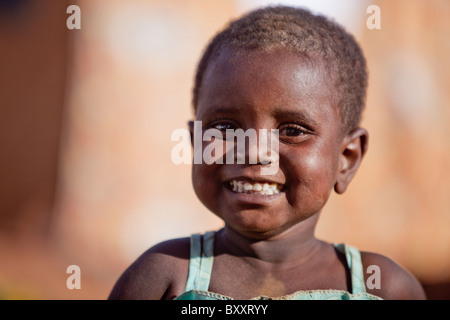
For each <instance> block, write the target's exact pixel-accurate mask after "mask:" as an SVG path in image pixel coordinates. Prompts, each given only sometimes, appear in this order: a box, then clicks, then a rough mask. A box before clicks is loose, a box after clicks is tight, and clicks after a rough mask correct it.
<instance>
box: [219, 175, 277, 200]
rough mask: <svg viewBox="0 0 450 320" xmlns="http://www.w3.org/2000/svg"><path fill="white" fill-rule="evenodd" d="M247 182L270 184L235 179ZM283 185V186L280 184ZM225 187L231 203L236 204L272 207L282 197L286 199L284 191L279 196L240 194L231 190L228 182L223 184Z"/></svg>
mask: <svg viewBox="0 0 450 320" xmlns="http://www.w3.org/2000/svg"><path fill="white" fill-rule="evenodd" d="M235 179H236V180H237V179H241V180H243V181H244V180H245V181H249V182H250V181H252V182H269V181H268V180H259V181H258V180H253V179H248V178H247V179H245V178H235ZM272 183H276V182H272ZM280 185H282V184H280ZM223 187H224V188H225V190H226V196H227V197H228V198H229V200H230V201H232V202H236V203H237V204H240V205H256V206H270V205H272V204H273V203H274V202H275V201H277V200H279V199H280V198H281V197H284V194H285V192H284V190H281V191H280V193H278V194H272V195H267V194H264V195H263V194H257V193H238V192H234V191H233V190H231V189H230V187H229V184H228V181H227V182H225V183H224V184H223Z"/></svg>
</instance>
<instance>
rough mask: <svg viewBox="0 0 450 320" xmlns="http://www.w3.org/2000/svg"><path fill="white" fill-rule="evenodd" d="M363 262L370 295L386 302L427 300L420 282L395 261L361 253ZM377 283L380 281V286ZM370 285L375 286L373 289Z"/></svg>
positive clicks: (374, 254) (368, 253)
mask: <svg viewBox="0 0 450 320" xmlns="http://www.w3.org/2000/svg"><path fill="white" fill-rule="evenodd" d="M361 260H362V263H363V266H364V270H365V272H364V276H365V282H366V287H367V292H368V293H370V294H373V295H376V296H379V297H381V298H383V299H386V300H422V299H426V297H425V293H424V290H423V288H422V286H421V284H420V283H419V281H418V280H417V279H416V278H415V277H414V276H413V275H412V274H411V273H409V272H408V271H406V270H405V269H403V268H402V267H400V266H399V265H398V264H397V263H395V262H394V261H393V260H391V259H389V258H387V257H385V256H383V255H380V254H377V253H372V252H361ZM377 276H378V277H379V278H378V279H377V278H376V277H377ZM370 277H372V278H370ZM376 281H379V285H378V286H375V282H376ZM369 283H371V284H372V283H373V284H374V285H373V286H372V288H371V286H369V285H368V284H369Z"/></svg>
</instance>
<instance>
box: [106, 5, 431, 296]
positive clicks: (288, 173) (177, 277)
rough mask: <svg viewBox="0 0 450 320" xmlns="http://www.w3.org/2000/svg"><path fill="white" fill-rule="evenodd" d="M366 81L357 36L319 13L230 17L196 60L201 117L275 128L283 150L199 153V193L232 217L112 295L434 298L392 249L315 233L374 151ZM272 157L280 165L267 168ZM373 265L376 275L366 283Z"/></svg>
mask: <svg viewBox="0 0 450 320" xmlns="http://www.w3.org/2000/svg"><path fill="white" fill-rule="evenodd" d="M366 86H367V72H366V62H365V59H364V56H363V54H362V52H361V50H360V48H359V46H358V45H357V43H356V42H355V40H354V38H353V37H352V36H351V35H349V34H348V33H347V32H345V31H344V30H343V28H341V27H340V26H338V25H337V24H336V23H334V22H331V21H330V20H328V19H326V18H324V17H322V16H316V15H313V14H311V13H310V12H308V11H307V10H304V9H294V8H289V7H268V8H263V9H258V10H256V11H253V12H250V13H249V14H247V15H245V16H243V17H242V18H240V19H238V20H236V21H234V22H232V23H230V25H229V26H228V27H227V28H226V29H225V30H223V31H222V32H220V33H219V34H217V35H216V37H215V38H214V39H213V40H212V41H211V43H210V44H209V46H208V47H207V48H206V51H205V52H204V55H203V57H202V59H201V61H200V63H199V66H198V70H197V75H196V79H195V87H194V99H193V104H194V110H195V119H196V120H197V121H201V123H202V127H203V130H207V129H210V128H214V129H217V130H220V132H223V133H224V135H225V133H226V130H230V129H234V130H236V129H243V130H244V131H245V130H247V129H250V128H253V129H255V130H256V131H258V130H259V129H267V130H269V131H270V130H271V129H278V133H279V135H278V138H279V150H278V152H279V153H278V156H277V157H272V155H271V156H270V158H269V159H265V160H264V161H263V160H261V159H259V161H257V163H254V164H249V163H245V164H237V163H233V164H226V163H225V162H224V163H223V164H220V163H213V164H205V163H201V164H194V165H193V169H192V181H193V186H194V189H195V192H196V194H197V196H198V198H199V199H200V201H201V202H202V203H203V204H204V205H205V206H206V207H207V208H208V209H209V210H211V211H212V212H213V213H214V214H216V215H217V216H218V217H220V218H221V219H222V220H223V221H224V227H223V228H222V229H221V230H219V231H217V232H208V233H206V234H204V235H193V236H192V237H191V238H182V239H174V240H169V241H165V242H162V243H160V244H158V245H156V246H154V247H152V248H150V249H149V250H148V251H147V252H145V253H144V254H143V255H142V256H141V257H139V258H138V259H137V261H136V262H134V263H133V264H132V265H131V266H130V267H129V268H128V269H127V270H126V271H125V272H124V274H123V275H122V276H121V277H120V279H119V280H118V282H117V283H116V285H115V287H114V289H113V290H112V292H111V294H110V297H109V298H110V299H206V300H207V299H209V300H215V299H254V298H256V299H297V300H300V299H423V298H425V296H424V292H423V290H422V288H421V286H420V284H419V283H418V281H417V280H416V279H415V278H414V277H413V276H412V275H410V274H409V273H407V272H406V271H405V270H403V269H402V268H400V267H399V266H398V265H397V264H396V263H394V262H393V261H391V260H390V259H388V258H386V257H384V256H381V255H379V254H375V253H370V252H359V251H358V250H357V249H356V248H354V247H351V246H348V245H345V244H340V245H334V244H330V243H327V242H324V241H321V240H319V239H317V238H315V236H314V229H315V226H316V224H317V222H318V219H319V216H320V212H321V211H322V208H323V207H324V206H325V204H326V202H327V200H328V197H329V196H330V193H331V192H332V190H333V189H334V190H335V192H337V193H338V194H342V193H343V192H344V191H345V190H346V189H347V187H348V185H349V183H350V181H351V180H352V178H353V177H354V175H355V174H356V171H357V169H358V167H359V165H360V163H361V160H362V158H363V156H364V154H365V153H366V151H367V145H368V133H367V131H366V130H365V129H363V128H361V127H359V123H360V118H361V113H362V110H363V107H364V104H365V94H366ZM191 127H192V123H191ZM206 145H207V143H204V145H203V148H204V147H205V146H206ZM273 161H278V170H277V172H276V173H275V174H273V175H262V174H261V168H262V167H264V166H267V165H269V164H270V163H271V162H273ZM269 189H270V190H271V191H267V190H269ZM342 223H345V222H342ZM336 227H339V226H336ZM369 266H375V267H372V268H376V269H374V270H379V284H378V285H377V286H375V287H372V286H370V288H366V282H367V279H368V277H369V276H370V275H371V272H367V270H368V268H369Z"/></svg>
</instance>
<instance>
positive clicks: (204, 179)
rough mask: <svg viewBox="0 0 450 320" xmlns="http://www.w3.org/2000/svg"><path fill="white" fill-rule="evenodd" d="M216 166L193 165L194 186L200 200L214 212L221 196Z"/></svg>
mask: <svg viewBox="0 0 450 320" xmlns="http://www.w3.org/2000/svg"><path fill="white" fill-rule="evenodd" d="M215 168H216V165H206V164H193V165H192V186H193V188H194V192H195V194H196V195H197V197H198V199H199V200H200V201H201V202H202V203H203V204H204V205H205V206H206V207H208V208H210V209H211V210H213V209H214V208H212V207H213V205H214V203H215V200H216V199H217V197H218V196H219V191H220V190H219V186H220V183H218V182H217V174H216V172H215Z"/></svg>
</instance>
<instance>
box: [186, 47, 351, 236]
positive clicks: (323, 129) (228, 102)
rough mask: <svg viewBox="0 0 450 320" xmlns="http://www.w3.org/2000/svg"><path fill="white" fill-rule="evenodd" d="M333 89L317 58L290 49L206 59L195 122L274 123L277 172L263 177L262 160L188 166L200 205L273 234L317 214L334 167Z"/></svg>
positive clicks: (249, 231)
mask: <svg viewBox="0 0 450 320" xmlns="http://www.w3.org/2000/svg"><path fill="white" fill-rule="evenodd" d="M333 90H334V89H333V87H332V86H331V85H330V81H329V77H328V76H327V75H326V74H325V72H324V70H323V67H322V64H321V63H320V61H319V62H317V61H314V62H311V61H309V62H307V61H305V60H304V59H302V58H300V57H299V56H297V55H294V54H291V53H289V52H283V51H278V52H274V53H268V52H260V51H252V52H250V51H249V52H244V53H242V54H240V55H239V56H238V57H233V58H228V57H227V54H222V55H221V56H219V57H218V58H216V59H215V60H214V61H213V62H211V64H210V65H209V67H208V69H207V70H206V73H205V75H204V78H203V83H202V89H201V91H200V96H199V100H198V105H197V111H196V120H199V121H202V125H203V129H204V130H206V129H209V128H218V129H221V130H223V131H224V132H225V129H238V128H241V129H243V130H244V131H246V130H247V129H250V128H253V129H255V130H256V132H259V129H267V130H268V132H270V130H271V129H279V165H278V167H279V170H278V172H277V173H276V174H274V175H270V176H267V175H261V164H244V165H242V164H216V163H214V164H212V165H207V164H205V163H203V164H194V165H193V172H192V173H193V176H192V179H193V185H194V190H195V192H196V194H197V196H198V197H199V199H200V200H201V201H202V202H203V204H204V205H205V206H206V207H208V208H209V209H210V210H211V211H212V212H213V213H215V214H216V215H217V216H219V217H220V218H221V219H223V220H224V222H225V223H226V225H227V226H229V227H231V228H232V229H234V230H235V231H238V232H240V233H242V234H245V235H247V236H250V237H254V238H257V237H259V238H260V237H265V236H272V235H276V234H279V233H281V232H283V231H284V230H286V229H288V228H289V227H291V226H293V225H295V224H297V223H298V222H300V221H303V220H305V219H307V218H309V217H312V216H313V215H316V214H317V213H319V212H320V211H321V209H322V207H323V206H324V205H325V203H326V202H327V200H328V197H329V195H330V193H331V190H332V189H333V186H334V185H335V183H336V179H337V176H338V171H339V167H340V165H339V162H340V153H341V142H342V140H343V135H342V131H343V130H342V122H341V117H340V113H339V110H338V109H337V108H336V107H335V106H333V105H332V103H331V101H332V100H333V99H332V94H333V92H334V91H333ZM203 144H204V145H203V147H205V146H206V145H207V143H206V142H204V143H203ZM224 163H225V161H224ZM247 163H248V162H247ZM230 181H231V183H237V182H238V181H241V182H244V181H248V182H251V183H255V182H260V185H261V186H263V185H264V183H265V182H267V183H276V184H277V190H279V191H280V192H279V193H278V194H273V195H261V194H259V193H253V194H247V193H239V192H236V191H233V190H232V187H231V186H230ZM233 181H235V182H233Z"/></svg>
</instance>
